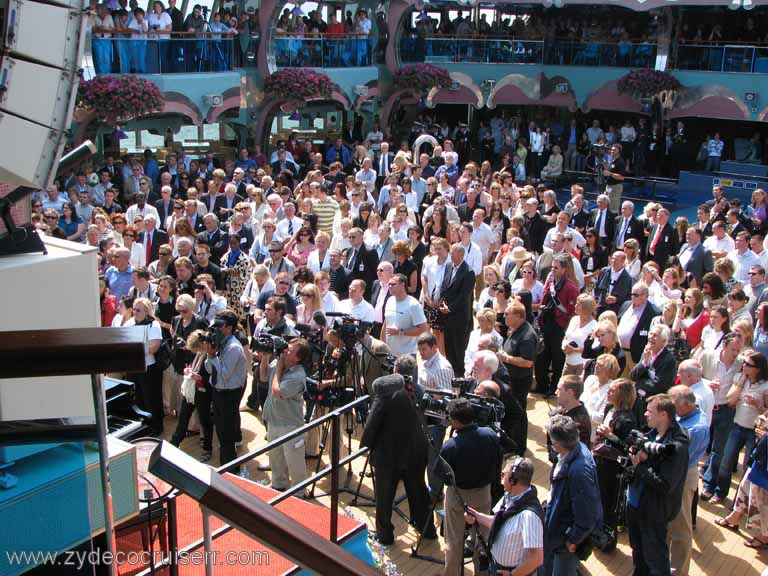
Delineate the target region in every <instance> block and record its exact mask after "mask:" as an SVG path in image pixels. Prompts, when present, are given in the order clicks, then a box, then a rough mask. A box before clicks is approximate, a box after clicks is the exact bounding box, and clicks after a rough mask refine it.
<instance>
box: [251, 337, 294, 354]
mask: <svg viewBox="0 0 768 576" xmlns="http://www.w3.org/2000/svg"><path fill="white" fill-rule="evenodd" d="M287 348H288V341H287V340H286V339H285V338H282V337H280V336H273V335H272V334H260V335H259V337H258V338H257V339H256V340H254V342H253V349H254V350H256V351H257V352H269V353H270V354H272V355H273V356H278V355H280V354H282V353H283V351H284V350H285V349H287Z"/></svg>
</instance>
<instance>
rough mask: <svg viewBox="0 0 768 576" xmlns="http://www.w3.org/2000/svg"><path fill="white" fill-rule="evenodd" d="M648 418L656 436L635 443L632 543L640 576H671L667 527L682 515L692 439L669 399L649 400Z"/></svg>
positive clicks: (629, 516) (631, 489)
mask: <svg viewBox="0 0 768 576" xmlns="http://www.w3.org/2000/svg"><path fill="white" fill-rule="evenodd" d="M645 417H646V420H647V421H648V426H649V427H650V428H651V431H650V433H649V434H648V435H647V437H646V438H644V439H642V444H641V446H637V442H634V446H633V447H632V448H630V458H631V461H632V465H633V466H634V480H633V481H632V483H631V484H630V486H629V490H628V491H627V527H628V530H629V544H630V546H632V562H633V564H634V567H635V574H652V575H656V574H669V573H670V570H671V568H670V560H669V546H668V544H667V525H668V523H669V522H670V521H671V520H672V519H673V518H674V517H675V516H676V515H677V513H678V511H679V510H680V506H681V501H682V497H683V489H684V487H685V477H686V471H687V468H688V443H689V440H688V434H687V433H686V432H685V430H683V428H682V426H681V425H680V424H679V423H678V422H677V420H676V419H675V417H676V410H675V403H674V401H673V400H672V398H670V397H669V396H668V395H667V394H658V395H656V396H651V397H650V398H648V404H647V407H646V411H645ZM634 436H636V435H634ZM689 507H690V504H689Z"/></svg>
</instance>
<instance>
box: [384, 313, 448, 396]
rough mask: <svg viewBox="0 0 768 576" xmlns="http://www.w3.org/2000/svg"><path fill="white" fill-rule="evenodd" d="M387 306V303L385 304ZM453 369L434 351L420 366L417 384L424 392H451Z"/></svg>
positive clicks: (444, 358) (443, 357)
mask: <svg viewBox="0 0 768 576" xmlns="http://www.w3.org/2000/svg"><path fill="white" fill-rule="evenodd" d="M387 304H389V303H387ZM453 377H454V374H453V367H452V366H451V363H450V362H448V360H447V359H446V357H445V356H443V355H442V354H440V352H438V351H435V354H434V356H432V358H430V359H429V360H426V361H425V362H422V364H421V370H419V384H420V385H421V386H422V387H423V388H424V389H425V390H445V391H448V392H450V391H451V390H452V387H451V381H452V380H453Z"/></svg>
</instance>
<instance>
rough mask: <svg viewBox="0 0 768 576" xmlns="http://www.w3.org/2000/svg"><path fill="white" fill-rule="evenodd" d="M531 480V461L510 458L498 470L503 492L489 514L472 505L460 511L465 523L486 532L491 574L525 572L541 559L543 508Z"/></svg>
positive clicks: (523, 574)
mask: <svg viewBox="0 0 768 576" xmlns="http://www.w3.org/2000/svg"><path fill="white" fill-rule="evenodd" d="M532 481H533V462H531V461H530V460H529V459H528V458H521V457H519V456H517V457H514V458H511V459H510V460H509V461H508V462H507V464H506V466H504V471H503V473H502V482H503V483H504V492H505V494H504V496H503V497H502V498H501V500H499V502H497V503H496V506H494V507H493V510H492V512H493V514H482V513H480V512H478V511H477V510H475V509H473V508H468V509H467V511H466V512H465V513H464V521H465V522H466V523H467V524H470V525H472V524H474V523H475V522H477V524H478V525H479V526H481V527H482V528H484V529H485V530H486V531H488V532H489V536H488V548H489V550H490V553H491V557H490V558H489V560H490V565H491V571H490V573H491V574H494V575H497V576H518V575H521V576H527V575H528V574H533V573H534V572H535V571H536V569H537V568H538V567H539V566H541V565H542V564H543V563H544V526H543V523H544V509H543V508H542V507H541V503H540V502H539V498H538V496H537V494H536V487H535V486H533V485H532V484H531V482H532Z"/></svg>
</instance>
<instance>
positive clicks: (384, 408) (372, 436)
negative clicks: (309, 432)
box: [360, 355, 436, 545]
mask: <svg viewBox="0 0 768 576" xmlns="http://www.w3.org/2000/svg"><path fill="white" fill-rule="evenodd" d="M415 368H416V361H415V360H414V359H413V358H411V357H410V356H407V355H405V356H401V357H400V358H399V359H398V360H397V364H396V366H395V370H396V373H395V374H392V375H391V376H383V377H381V378H377V379H376V380H375V381H374V382H373V391H374V396H373V403H372V405H371V411H370V413H369V414H368V419H367V421H366V423H365V429H364V430H363V435H362V437H361V439H360V444H361V445H362V446H367V447H369V448H370V449H371V464H373V471H374V477H375V478H374V479H375V482H376V539H377V540H378V541H379V542H380V543H381V544H383V545H390V544H392V543H394V541H395V534H394V526H393V525H392V505H393V502H394V499H395V493H396V492H397V485H398V484H399V483H400V480H402V481H403V483H404V484H405V492H406V494H407V495H408V507H409V508H410V510H411V512H410V515H411V518H412V520H413V524H414V525H415V526H416V527H417V528H418V530H420V531H421V530H423V529H424V528H425V526H426V531H425V534H424V535H425V537H427V538H434V537H435V536H436V534H435V527H434V525H433V523H432V519H431V518H430V516H429V515H430V506H429V492H428V491H427V486H426V484H425V482H424V472H425V471H426V469H427V458H428V444H427V438H426V436H425V435H424V434H423V433H422V429H421V415H420V414H419V412H418V410H417V409H416V407H415V404H414V402H413V401H412V399H411V397H410V392H409V390H407V389H406V388H405V380H404V378H403V376H412V375H413V373H414V371H415Z"/></svg>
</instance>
